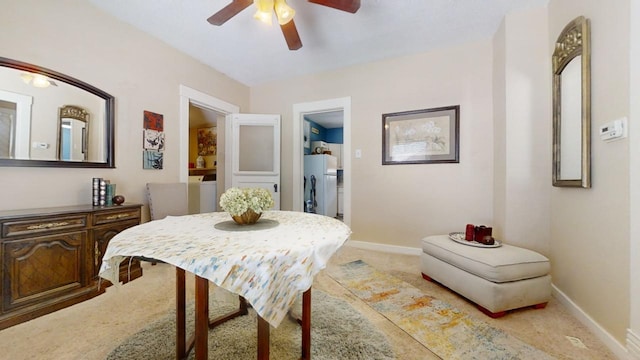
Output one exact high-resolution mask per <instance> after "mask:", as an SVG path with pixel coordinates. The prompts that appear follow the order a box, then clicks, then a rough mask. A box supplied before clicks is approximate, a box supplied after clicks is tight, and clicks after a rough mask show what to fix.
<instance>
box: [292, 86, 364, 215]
mask: <svg viewBox="0 0 640 360" xmlns="http://www.w3.org/2000/svg"><path fill="white" fill-rule="evenodd" d="M339 110H342V111H343V114H344V120H343V121H344V123H343V133H342V137H343V139H344V140H343V148H342V149H343V151H342V154H343V155H342V168H343V174H344V175H343V176H344V177H343V184H344V186H343V188H344V199H343V200H344V218H343V220H344V223H345V224H347V226H350V225H351V173H352V171H351V97H349V96H348V97H343V98H336V99H327V100H320V101H312V102H305V103H298V104H293V169H292V170H293V174H292V175H293V179H292V180H293V181H292V184H293V204H292V208H293V211H303V208H302V201H303V199H304V194H303V191H304V184H303V182H304V180H303V174H304V172H303V169H304V157H303V156H302V154H303V153H304V141H303V136H304V134H303V128H304V126H303V123H304V115H306V114H311V113H319V112H329V111H339Z"/></svg>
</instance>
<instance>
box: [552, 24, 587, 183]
mask: <svg viewBox="0 0 640 360" xmlns="http://www.w3.org/2000/svg"><path fill="white" fill-rule="evenodd" d="M589 31H590V29H589V20H588V19H586V18H585V17H583V16H580V17H578V18H576V19H575V20H573V21H572V22H570V23H569V24H568V25H567V26H566V27H565V28H564V30H562V33H560V36H558V40H557V41H556V44H555V50H554V53H553V58H552V61H553V186H570V187H583V188H590V187H591V55H590V34H589Z"/></svg>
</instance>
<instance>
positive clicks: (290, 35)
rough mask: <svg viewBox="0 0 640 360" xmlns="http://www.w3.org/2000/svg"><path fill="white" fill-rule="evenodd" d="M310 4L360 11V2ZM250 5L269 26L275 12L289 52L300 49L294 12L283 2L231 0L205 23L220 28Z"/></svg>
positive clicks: (328, 0)
mask: <svg viewBox="0 0 640 360" xmlns="http://www.w3.org/2000/svg"><path fill="white" fill-rule="evenodd" d="M308 1H309V2H310V3H314V4H318V5H323V6H328V7H331V8H334V9H338V10H342V11H346V12H350V13H352V14H355V13H356V11H358V9H360V0H308ZM252 3H255V4H256V8H257V12H256V13H255V15H254V17H255V18H257V19H259V20H261V21H263V22H266V23H268V24H271V17H272V14H273V12H274V11H275V13H276V17H277V18H278V23H279V24H280V29H282V34H283V35H284V38H285V40H286V41H287V46H288V47H289V50H298V49H300V48H301V47H302V41H301V40H300V35H298V29H296V24H295V23H294V22H293V16H294V15H295V10H293V9H292V8H291V7H290V6H289V5H287V3H286V1H285V0H233V1H232V2H231V3H230V4H229V5H227V6H225V7H224V8H222V10H220V11H218V12H217V13H215V14H213V15H211V16H210V17H209V18H208V19H207V21H208V22H209V23H210V24H212V25H217V26H220V25H222V24H224V23H225V22H227V20H229V19H231V18H232V17H234V16H236V15H237V14H238V13H239V12H240V11H242V10H244V9H246V8H247V7H249V5H251V4H252Z"/></svg>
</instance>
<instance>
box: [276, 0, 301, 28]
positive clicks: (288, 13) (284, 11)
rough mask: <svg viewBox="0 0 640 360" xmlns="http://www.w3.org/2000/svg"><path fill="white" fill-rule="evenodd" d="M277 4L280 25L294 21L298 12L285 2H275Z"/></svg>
mask: <svg viewBox="0 0 640 360" xmlns="http://www.w3.org/2000/svg"><path fill="white" fill-rule="evenodd" d="M275 2H276V4H275V7H274V9H275V10H276V16H277V17H278V23H279V24H280V25H284V24H286V23H288V22H289V21H291V20H293V17H294V16H295V14H296V11H295V10H293V8H292V7H291V6H289V5H288V4H287V2H286V1H285V0H275Z"/></svg>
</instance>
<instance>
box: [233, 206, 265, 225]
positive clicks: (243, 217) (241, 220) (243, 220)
mask: <svg viewBox="0 0 640 360" xmlns="http://www.w3.org/2000/svg"><path fill="white" fill-rule="evenodd" d="M261 215H262V213H256V212H255V211H253V210H251V209H247V211H245V212H244V213H242V214H240V215H232V216H231V217H232V218H233V221H235V222H236V223H238V224H240V225H251V224H255V223H256V222H258V219H260V216H261Z"/></svg>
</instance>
